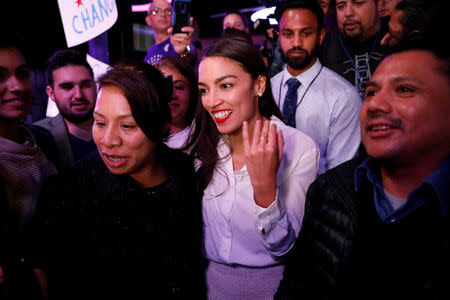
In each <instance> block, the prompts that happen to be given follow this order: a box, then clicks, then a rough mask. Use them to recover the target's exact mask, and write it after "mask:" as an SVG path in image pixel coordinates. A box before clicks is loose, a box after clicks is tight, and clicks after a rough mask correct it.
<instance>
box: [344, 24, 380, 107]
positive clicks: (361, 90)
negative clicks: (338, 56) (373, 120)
mask: <svg viewBox="0 0 450 300" xmlns="http://www.w3.org/2000/svg"><path fill="white" fill-rule="evenodd" d="M380 32H381V28H380V29H379V30H378V32H377V35H376V37H375V40H374V41H373V44H372V49H371V50H370V52H369V55H368V56H367V61H366V64H365V65H364V68H358V67H357V66H356V63H355V61H354V60H353V58H352V56H351V55H350V53H349V52H348V50H347V48H345V45H344V41H342V37H341V34H340V33H338V38H339V42H340V43H341V46H342V49H344V52H345V54H346V55H347V57H348V59H350V62H351V63H352V66H353V68H355V73H356V75H357V76H358V81H359V84H358V91H359V95H360V96H361V99H364V98H365V96H366V89H365V86H364V84H363V81H364V76H363V75H362V72H361V70H363V71H364V70H369V67H370V65H369V62H370V58H371V57H372V54H373V50H375V46H376V45H377V42H378V38H379V36H380Z"/></svg>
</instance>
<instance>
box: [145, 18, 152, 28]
mask: <svg viewBox="0 0 450 300" xmlns="http://www.w3.org/2000/svg"><path fill="white" fill-rule="evenodd" d="M145 23H147V25H148V26H150V27H152V19H151V18H150V16H149V15H147V16H146V17H145Z"/></svg>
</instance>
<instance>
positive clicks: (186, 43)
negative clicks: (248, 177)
mask: <svg viewBox="0 0 450 300" xmlns="http://www.w3.org/2000/svg"><path fill="white" fill-rule="evenodd" d="M172 14H173V11H172V7H171V6H170V3H169V2H167V1H166V0H155V1H153V2H152V3H151V4H150V7H149V9H148V15H147V16H146V17H145V22H146V23H147V25H148V26H150V27H152V28H153V35H154V37H155V44H153V45H152V46H150V47H149V48H148V50H147V55H146V56H145V58H144V61H145V62H146V63H148V64H151V65H154V64H156V63H157V62H159V61H160V60H161V59H163V58H164V57H167V56H175V57H182V58H183V59H187V60H188V61H189V62H191V63H192V64H194V63H195V62H196V59H197V56H196V54H195V53H196V52H195V47H194V45H193V44H192V43H191V36H192V34H193V33H194V28H193V27H192V26H185V27H183V28H182V31H183V33H175V34H172ZM191 25H192V19H191Z"/></svg>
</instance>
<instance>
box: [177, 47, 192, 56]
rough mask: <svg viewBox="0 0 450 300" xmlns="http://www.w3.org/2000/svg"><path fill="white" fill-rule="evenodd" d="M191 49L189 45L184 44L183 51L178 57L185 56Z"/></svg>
mask: <svg viewBox="0 0 450 300" xmlns="http://www.w3.org/2000/svg"><path fill="white" fill-rule="evenodd" d="M190 51H191V47H190V46H189V45H187V46H186V48H185V49H184V51H183V52H181V53H180V57H186V55H188V54H189V53H190Z"/></svg>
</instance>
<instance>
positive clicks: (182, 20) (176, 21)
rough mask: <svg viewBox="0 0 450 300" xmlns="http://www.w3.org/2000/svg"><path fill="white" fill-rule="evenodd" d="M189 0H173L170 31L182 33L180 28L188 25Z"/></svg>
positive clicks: (189, 15) (190, 3)
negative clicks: (171, 28)
mask: <svg viewBox="0 0 450 300" xmlns="http://www.w3.org/2000/svg"><path fill="white" fill-rule="evenodd" d="M191 6H192V2H191V0H175V1H174V4H173V19H172V27H173V30H172V33H173V34H175V33H182V31H181V28H183V27H185V26H190V25H191V24H190V19H191Z"/></svg>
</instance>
